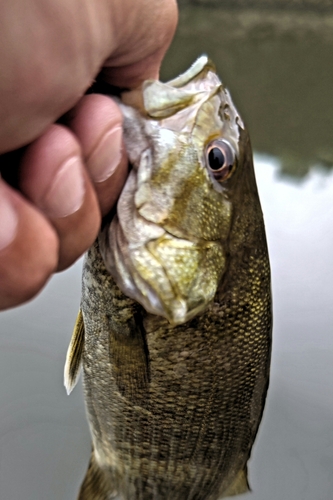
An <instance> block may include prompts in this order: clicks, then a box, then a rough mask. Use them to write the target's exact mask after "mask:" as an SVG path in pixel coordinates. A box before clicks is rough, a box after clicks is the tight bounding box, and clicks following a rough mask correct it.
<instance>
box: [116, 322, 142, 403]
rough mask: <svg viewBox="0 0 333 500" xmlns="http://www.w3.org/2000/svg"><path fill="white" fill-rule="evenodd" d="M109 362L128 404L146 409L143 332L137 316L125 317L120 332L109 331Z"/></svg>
mask: <svg viewBox="0 0 333 500" xmlns="http://www.w3.org/2000/svg"><path fill="white" fill-rule="evenodd" d="M117 330H118V328H117ZM110 361H111V365H112V371H113V375H114V377H115V381H116V384H117V386H118V388H119V391H120V393H121V394H122V395H123V396H124V397H125V398H127V399H128V400H129V401H131V402H132V404H138V405H140V406H146V404H147V403H148V398H149V381H150V370H149V369H150V363H149V352H148V346H147V343H146V332H145V330H144V327H143V324H142V317H141V315H140V314H139V313H135V314H134V315H133V316H132V317H130V318H128V320H127V321H126V323H125V322H124V323H123V324H122V325H121V329H120V331H116V329H112V328H110Z"/></svg>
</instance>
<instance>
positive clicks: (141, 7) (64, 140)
mask: <svg viewBox="0 0 333 500" xmlns="http://www.w3.org/2000/svg"><path fill="white" fill-rule="evenodd" d="M176 23H177V7H176V3H175V0H57V1H55V0H29V1H27V0H14V1H13V0H3V1H2V2H1V3H0V67H1V68H2V70H1V75H0V154H2V153H6V152H8V151H14V150H16V149H17V148H20V147H22V146H26V145H28V147H27V148H26V150H25V152H24V155H23V157H22V159H21V160H20V164H19V165H13V166H12V168H13V169H19V170H18V171H19V176H18V179H19V180H18V185H19V187H18V189H14V188H13V187H11V186H10V185H8V184H6V182H5V181H4V180H3V179H0V309H6V308H9V307H12V306H15V305H18V304H20V303H22V302H25V301H27V300H29V299H30V298H32V297H33V296H34V295H36V294H37V293H38V292H39V291H40V290H41V289H42V287H43V286H44V284H45V283H46V282H47V280H48V279H49V277H50V276H51V275H52V273H53V272H55V271H57V270H62V269H65V268H66V267H68V266H69V265H71V264H72V263H73V262H74V261H75V260H76V259H77V258H78V257H79V256H80V255H82V253H83V252H84V251H85V250H86V249H87V248H88V247H89V246H90V245H91V244H92V243H93V241H94V239H95V238H96V235H97V232H98V229H99V226H100V221H101V216H102V215H104V214H106V213H107V212H108V211H109V210H110V209H111V208H112V206H113V205H114V203H115V201H116V199H117V197H118V195H119V193H120V190H121V188H122V186H123V183H124V181H125V179H126V174H127V158H126V152H125V151H124V149H123V147H122V130H121V125H122V117H121V113H120V111H119V108H118V107H117V104H116V103H115V102H114V101H113V100H112V99H110V98H109V97H107V96H103V95H98V94H90V95H84V94H85V92H86V90H87V89H88V88H89V87H90V85H91V83H92V82H93V81H94V79H95V78H96V76H97V75H98V74H100V75H102V76H103V79H104V80H105V81H106V82H107V83H110V84H112V85H115V86H119V87H121V88H129V89H132V88H136V87H138V86H139V85H140V84H141V83H142V81H143V80H145V79H147V78H157V77H158V73H159V67H160V64H161V61H162V58H163V56H164V54H165V52H166V50H167V48H168V46H169V44H170V42H171V39H172V36H173V34H174V30H175V27H176ZM101 70H102V73H101ZM65 113H66V114H65ZM64 114H65V119H63V120H62V121H61V124H59V123H56V122H57V120H58V119H59V117H61V116H63V115H64ZM0 165H1V157H0Z"/></svg>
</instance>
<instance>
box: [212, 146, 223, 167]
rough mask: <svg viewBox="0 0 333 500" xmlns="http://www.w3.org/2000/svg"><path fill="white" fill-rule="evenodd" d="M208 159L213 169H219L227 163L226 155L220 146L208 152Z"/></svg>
mask: <svg viewBox="0 0 333 500" xmlns="http://www.w3.org/2000/svg"><path fill="white" fill-rule="evenodd" d="M208 161H209V166H210V168H211V169H212V170H219V169H220V168H222V167H223V165H224V163H225V156H224V154H223V153H222V151H221V150H220V148H212V149H211V150H210V151H209V154H208Z"/></svg>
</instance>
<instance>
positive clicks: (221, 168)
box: [206, 139, 235, 181]
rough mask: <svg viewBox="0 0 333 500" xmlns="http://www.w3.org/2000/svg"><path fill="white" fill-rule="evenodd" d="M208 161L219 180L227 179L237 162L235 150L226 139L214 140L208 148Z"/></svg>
mask: <svg viewBox="0 0 333 500" xmlns="http://www.w3.org/2000/svg"><path fill="white" fill-rule="evenodd" d="M206 163H207V167H208V168H209V170H210V171H211V172H212V174H213V176H214V177H215V179H216V180H218V181H225V180H226V179H228V178H229V177H230V175H231V172H232V170H233V166H234V164H235V152H234V150H233V148H232V146H231V144H229V142H227V141H226V140H224V139H216V140H214V141H212V142H211V143H210V144H209V145H208V146H207V149H206Z"/></svg>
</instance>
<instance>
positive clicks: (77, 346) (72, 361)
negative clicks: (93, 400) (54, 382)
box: [64, 309, 84, 394]
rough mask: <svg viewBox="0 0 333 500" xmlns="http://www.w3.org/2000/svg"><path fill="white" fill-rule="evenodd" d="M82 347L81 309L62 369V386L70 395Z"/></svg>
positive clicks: (76, 375) (75, 382) (78, 369)
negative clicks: (63, 385)
mask: <svg viewBox="0 0 333 500" xmlns="http://www.w3.org/2000/svg"><path fill="white" fill-rule="evenodd" d="M83 346H84V323H83V316H82V312H81V309H80V310H79V313H78V315H77V318H76V322H75V326H74V331H73V335H72V338H71V341H70V344H69V346H68V350H67V355H66V363H65V369H64V384H65V387H66V390H67V394H70V393H71V392H72V390H73V389H74V387H75V386H76V384H77V381H78V379H79V375H80V369H81V361H82V353H83Z"/></svg>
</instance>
